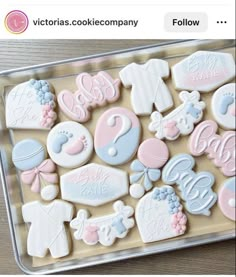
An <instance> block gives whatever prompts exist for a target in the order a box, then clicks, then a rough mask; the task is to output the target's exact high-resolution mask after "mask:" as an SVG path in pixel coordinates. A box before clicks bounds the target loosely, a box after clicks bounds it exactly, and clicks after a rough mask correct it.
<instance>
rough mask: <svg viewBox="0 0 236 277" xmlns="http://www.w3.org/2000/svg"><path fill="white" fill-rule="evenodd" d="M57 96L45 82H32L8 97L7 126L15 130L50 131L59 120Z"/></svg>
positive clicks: (16, 89)
mask: <svg viewBox="0 0 236 277" xmlns="http://www.w3.org/2000/svg"><path fill="white" fill-rule="evenodd" d="M55 107H56V102H55V96H54V94H53V93H52V89H51V86H50V84H49V83H48V82H47V81H44V80H39V81H37V80H30V81H28V82H25V83H22V84H20V85H17V86H16V87H14V88H13V89H12V90H11V91H10V93H9V94H8V95H7V100H6V125H7V128H13V129H42V130H43V129H50V128H51V127H52V126H53V125H54V122H55V120H56V118H57V114H56V113H55V111H54V109H55Z"/></svg>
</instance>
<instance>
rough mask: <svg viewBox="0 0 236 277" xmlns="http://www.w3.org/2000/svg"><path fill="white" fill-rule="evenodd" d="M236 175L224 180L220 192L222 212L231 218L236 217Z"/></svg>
mask: <svg viewBox="0 0 236 277" xmlns="http://www.w3.org/2000/svg"><path fill="white" fill-rule="evenodd" d="M235 190H236V177H233V178H230V179H228V180H226V181H225V182H224V184H223V185H222V187H221V189H220V192H219V206H220V209H221V211H222V213H223V214H224V215H225V216H226V217H228V218H229V219H231V220H234V221H235V218H236V195H235Z"/></svg>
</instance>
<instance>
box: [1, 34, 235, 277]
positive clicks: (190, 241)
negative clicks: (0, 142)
mask: <svg viewBox="0 0 236 277" xmlns="http://www.w3.org/2000/svg"><path fill="white" fill-rule="evenodd" d="M199 41H204V42H205V43H207V42H209V41H213V40H211V39H207V40H202V39H183V40H182V39H180V40H169V41H165V42H163V43H157V44H150V45H146V46H139V47H132V48H125V49H121V50H115V51H109V52H104V53H99V54H94V55H88V56H81V57H78V58H71V59H64V60H60V61H54V62H49V63H42V64H38V65H33V66H25V67H19V68H16V69H10V70H4V71H0V80H1V78H4V77H8V76H9V75H11V74H14V73H19V72H24V71H30V70H37V69H42V68H44V67H53V66H57V65H63V64H69V63H73V62H78V61H84V60H90V59H95V58H100V57H109V56H114V55H119V54H125V53H127V52H136V51H141V50H147V49H154V48H156V47H162V46H171V45H176V46H178V45H180V44H181V43H191V42H199ZM215 41H221V40H215ZM225 41H229V42H230V41H231V42H233V41H234V43H235V40H232V39H228V40H227V39H226V40H225ZM234 45H235V44H234ZM231 46H233V45H231ZM13 79H14V76H13ZM4 86H5V85H4ZM4 86H3V87H4ZM1 88H2V86H1V84H0V89H1ZM0 93H1V91H0ZM0 133H1V130H0ZM0 182H1V184H2V187H3V196H4V202H5V205H6V211H7V218H8V225H9V229H10V236H11V241H12V247H13V252H14V257H15V261H16V264H17V265H18V267H19V268H20V269H21V270H22V271H23V272H24V273H26V274H33V275H34V274H52V273H57V272H63V271H68V270H74V269H79V268H84V267H89V266H95V265H100V264H105V263H110V262H115V261H121V260H124V259H130V258H137V257H142V256H147V255H151V254H157V253H163V252H169V251H173V250H178V249H184V248H189V247H193V246H197V245H203V244H208V243H214V242H219V241H224V240H228V239H233V238H235V237H236V233H235V230H233V229H232V230H228V231H222V232H216V233H210V234H205V235H199V236H195V237H193V238H185V239H178V240H176V241H175V242H176V244H179V243H180V242H183V241H185V242H184V244H183V245H179V246H178V247H177V248H175V247H169V248H168V246H167V247H166V248H165V247H163V248H162V249H158V247H155V245H151V246H150V244H146V245H145V246H144V247H135V248H133V250H134V249H138V248H143V249H144V250H143V251H140V252H139V253H135V252H134V251H133V253H131V254H128V255H121V256H117V257H113V258H109V259H107V260H105V259H104V260H102V259H100V260H99V261H96V262H94V261H91V262H86V263H84V264H82V265H72V266H71V265H67V266H64V267H63V266H61V267H58V268H54V269H49V270H46V269H40V268H43V267H45V266H42V267H37V268H35V269H39V270H36V271H32V270H30V269H28V268H26V267H25V265H24V264H23V263H22V261H21V259H20V255H19V253H18V248H17V242H16V234H15V231H14V226H13V225H14V224H13V219H12V213H11V207H10V205H11V203H10V200H9V199H8V192H7V182H6V180H5V175H4V166H3V160H2V154H1V148H0ZM213 234H214V236H212V237H210V236H211V235H213ZM198 238H199V239H200V241H195V240H196V239H198ZM170 243H173V241H170ZM167 244H168V243H167ZM149 246H150V247H149ZM146 248H153V249H151V250H146ZM131 250H132V249H131ZM123 251H127V250H120V251H117V252H119V253H122V252H123ZM114 253H116V252H114ZM103 255H107V254H100V255H98V256H99V257H100V256H101V257H102V256H103ZM63 263H64V262H61V264H63ZM52 265H53V264H52ZM52 265H51V266H52ZM47 266H50V265H47Z"/></svg>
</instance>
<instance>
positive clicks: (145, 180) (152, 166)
mask: <svg viewBox="0 0 236 277" xmlns="http://www.w3.org/2000/svg"><path fill="white" fill-rule="evenodd" d="M168 158H169V150H168V147H167V145H166V144H165V143H164V142H163V141H161V140H159V139H155V138H153V139H147V140H145V141H144V142H142V144H141V145H140V146H139V149H138V159H137V160H135V161H133V162H132V163H131V166H130V168H131V170H132V171H134V172H135V173H133V174H131V175H130V183H131V184H132V185H131V186H130V195H131V196H132V197H133V198H140V197H142V196H143V194H144V193H145V191H148V190H150V189H151V188H152V186H153V185H152V182H156V181H157V180H159V178H160V176H161V171H160V169H159V168H161V167H162V166H163V165H164V164H165V163H166V162H167V160H168ZM142 184H143V186H142Z"/></svg>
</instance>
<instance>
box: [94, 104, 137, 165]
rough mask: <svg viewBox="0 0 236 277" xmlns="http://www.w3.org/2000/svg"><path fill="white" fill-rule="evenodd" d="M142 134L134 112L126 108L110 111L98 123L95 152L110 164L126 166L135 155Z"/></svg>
mask: <svg viewBox="0 0 236 277" xmlns="http://www.w3.org/2000/svg"><path fill="white" fill-rule="evenodd" d="M140 134H141V126H140V122H139V120H138V118H137V116H136V115H135V114H134V113H133V112H131V111H129V110H128V109H125V108H112V109H109V110H108V111H106V112H105V113H103V114H102V116H101V117H100V118H99V120H98V122H97V126H96V130H95V136H94V146H95V151H96V153H97V155H98V156H99V157H100V159H102V160H103V161H104V162H106V163H108V164H111V165H120V164H124V163H126V162H128V161H129V160H130V159H132V157H133V156H134V155H135V153H136V151H137V148H138V145H139V140H140Z"/></svg>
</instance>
